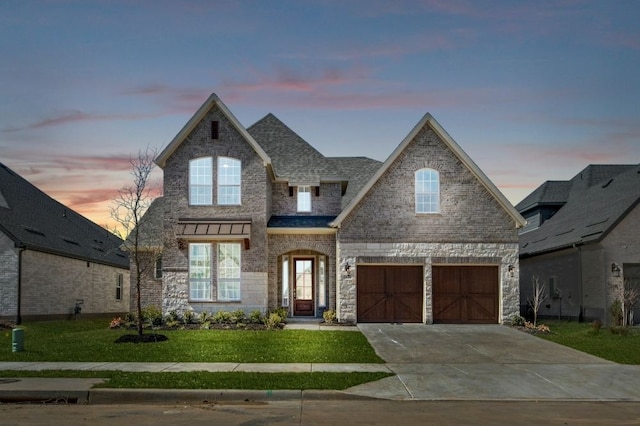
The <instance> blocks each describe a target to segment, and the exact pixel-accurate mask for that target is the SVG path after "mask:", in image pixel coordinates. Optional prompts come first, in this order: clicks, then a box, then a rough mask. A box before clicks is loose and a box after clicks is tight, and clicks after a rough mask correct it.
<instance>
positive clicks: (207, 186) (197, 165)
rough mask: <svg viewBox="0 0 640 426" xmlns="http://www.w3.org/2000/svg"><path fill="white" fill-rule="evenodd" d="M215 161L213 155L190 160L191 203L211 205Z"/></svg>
mask: <svg viewBox="0 0 640 426" xmlns="http://www.w3.org/2000/svg"><path fill="white" fill-rule="evenodd" d="M212 174H213V162H212V159H211V157H205V158H198V159H195V160H191V161H190V162H189V203H190V204H192V205H196V206H202V205H211V204H213V201H212V197H213V195H212V193H213V184H212V183H211V180H212Z"/></svg>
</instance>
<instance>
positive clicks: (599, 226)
mask: <svg viewBox="0 0 640 426" xmlns="http://www.w3.org/2000/svg"><path fill="white" fill-rule="evenodd" d="M568 184H569V185H570V187H571V189H570V192H569V196H568V197H567V201H566V204H565V205H564V206H562V207H561V208H560V209H559V210H558V211H557V212H556V213H555V214H554V215H553V216H552V217H551V218H550V219H547V220H546V221H545V222H544V223H543V224H542V225H541V226H540V227H539V228H537V229H534V230H532V231H529V232H526V233H523V234H521V235H520V256H529V255H534V254H540V253H544V252H550V251H555V250H559V249H563V248H566V247H571V246H573V245H574V244H575V245H582V244H589V243H594V242H598V241H601V240H602V239H603V238H605V237H606V236H607V234H608V233H609V232H611V230H612V229H613V228H614V227H615V226H616V225H617V224H618V223H619V222H620V221H621V220H622V219H624V217H625V216H626V215H627V214H628V213H629V212H630V211H631V210H632V209H633V208H635V207H636V206H637V205H638V203H640V164H638V165H613V166H612V165H604V166H603V165H591V166H588V167H586V168H585V169H584V170H582V171H581V172H580V173H578V174H577V175H576V176H574V177H573V178H572V179H571V181H569V182H568ZM536 191H538V190H536ZM536 191H534V192H536ZM527 198H529V197H527ZM525 200H526V199H525ZM520 204H522V203H520ZM520 204H519V205H520Z"/></svg>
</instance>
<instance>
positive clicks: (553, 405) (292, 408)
mask: <svg viewBox="0 0 640 426" xmlns="http://www.w3.org/2000/svg"><path fill="white" fill-rule="evenodd" d="M62 424H64V425H71V424H72V425H92V426H99V425H122V424H132V425H155V426H161V425H172V426H175V425H180V424H189V425H199V424H203V425H204V424H206V425H210V424H217V425H245V426H249V425H252V426H253V425H336V424H338V425H339V424H349V425H359V424H366V425H429V424H438V425H443V424H456V425H459V424H466V425H469V424H471V425H474V424H478V425H501V424H509V425H518V424H523V425H524V424H535V425H612V424H616V425H632V424H640V403H638V402H575V401H570V402H566V401H565V402H563V401H557V402H535V401H526V402H498V401H388V400H379V401H377V400H366V401H345V400H324V401H323V400H314V401H279V402H246V403H229V404H219V403H202V404H192V405H177V404H176V405H167V404H163V405H150V404H145V405H137V404H127V405H15V404H0V425H62Z"/></svg>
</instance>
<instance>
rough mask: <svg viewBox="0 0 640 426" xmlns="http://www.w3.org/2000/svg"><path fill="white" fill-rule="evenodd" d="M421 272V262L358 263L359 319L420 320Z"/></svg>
mask: <svg viewBox="0 0 640 426" xmlns="http://www.w3.org/2000/svg"><path fill="white" fill-rule="evenodd" d="M423 275H424V272H423V268H422V266H398V265H360V266H358V268H357V277H358V278H357V299H358V302H357V303H358V321H359V322H421V321H422V307H423V297H424V296H423V293H424V292H423Z"/></svg>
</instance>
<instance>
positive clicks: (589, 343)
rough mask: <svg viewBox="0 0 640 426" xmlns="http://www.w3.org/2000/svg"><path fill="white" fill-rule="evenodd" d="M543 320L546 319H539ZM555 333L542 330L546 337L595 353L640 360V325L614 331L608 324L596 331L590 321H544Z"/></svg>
mask: <svg viewBox="0 0 640 426" xmlns="http://www.w3.org/2000/svg"><path fill="white" fill-rule="evenodd" d="M539 322H540V323H541V322H542V321H539ZM544 323H545V324H546V325H548V326H549V328H550V329H551V333H541V334H538V336H539V337H542V338H543V339H547V340H551V341H552V342H556V343H560V344H561V345H564V346H569V347H570V348H574V349H577V350H579V351H582V352H586V353H589V354H591V355H595V356H597V357H600V358H604V359H607V360H609V361H614V362H618V363H620V364H636V365H638V364H640V329H638V328H637V327H635V328H631V329H630V330H629V333H628V334H626V335H624V334H614V333H611V331H610V330H609V329H607V328H602V329H600V331H599V332H595V330H594V327H593V326H592V325H591V324H589V323H579V322H567V321H544Z"/></svg>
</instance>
